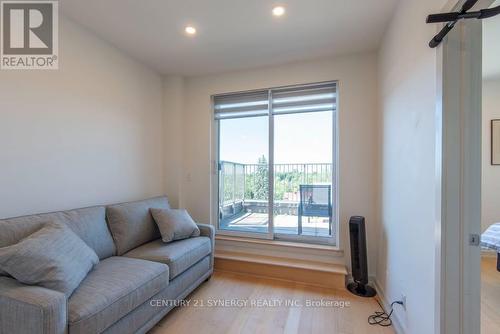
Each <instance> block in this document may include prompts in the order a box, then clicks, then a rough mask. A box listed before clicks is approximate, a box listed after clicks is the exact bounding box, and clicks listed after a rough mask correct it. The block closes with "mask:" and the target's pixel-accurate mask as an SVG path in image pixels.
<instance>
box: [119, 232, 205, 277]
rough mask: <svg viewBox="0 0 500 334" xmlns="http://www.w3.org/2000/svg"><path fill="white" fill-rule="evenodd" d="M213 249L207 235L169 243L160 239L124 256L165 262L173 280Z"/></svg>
mask: <svg viewBox="0 0 500 334" xmlns="http://www.w3.org/2000/svg"><path fill="white" fill-rule="evenodd" d="M211 251H212V244H211V242H210V239H209V238H207V237H196V238H189V239H184V240H179V241H173V242H170V243H168V244H166V243H164V242H163V241H162V240H161V239H158V240H155V241H152V242H149V243H147V244H145V245H142V246H141V247H137V248H136V249H133V250H131V251H130V252H128V253H126V254H125V255H124V256H126V257H132V258H136V259H144V260H149V261H155V262H161V263H165V264H167V265H168V267H169V269H170V279H171V280H172V279H174V278H175V277H176V276H178V275H179V274H181V273H183V272H184V271H186V270H187V269H188V268H189V267H191V266H192V265H194V264H195V263H197V262H198V261H200V260H201V259H203V258H204V257H205V256H207V255H208V254H210V252H211Z"/></svg>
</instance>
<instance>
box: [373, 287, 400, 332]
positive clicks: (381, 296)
mask: <svg viewBox="0 0 500 334" xmlns="http://www.w3.org/2000/svg"><path fill="white" fill-rule="evenodd" d="M373 287H374V288H375V290H376V291H377V298H378V300H379V301H380V302H381V303H382V306H384V309H385V311H387V312H390V310H391V302H390V301H389V300H387V298H386V297H385V294H384V290H383V289H382V288H381V287H380V284H379V283H378V281H377V279H376V278H374V279H373ZM391 319H392V327H393V328H394V331H395V332H396V333H397V334H405V333H406V331H405V329H404V327H403V323H402V321H401V319H400V318H399V316H398V314H397V313H393V314H392V316H391Z"/></svg>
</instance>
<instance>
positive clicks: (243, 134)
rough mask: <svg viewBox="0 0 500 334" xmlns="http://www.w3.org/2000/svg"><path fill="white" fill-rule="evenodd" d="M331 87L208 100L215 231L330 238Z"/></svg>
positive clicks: (332, 193)
mask: <svg viewBox="0 0 500 334" xmlns="http://www.w3.org/2000/svg"><path fill="white" fill-rule="evenodd" d="M336 96H337V92H336V84H335V83H321V84H314V85H305V86H293V87H283V88H276V89H266V90H261V91H253V92H244V93H236V94H228V95H218V96H215V97H214V111H215V112H214V122H215V128H216V154H215V155H216V156H217V161H216V164H215V165H216V166H217V173H216V175H215V176H216V180H215V181H216V184H217V196H216V197H217V201H216V206H217V207H216V208H215V211H216V212H217V224H218V231H219V233H223V234H233V235H242V236H251V237H262V238H276V239H289V240H299V241H308V242H321V243H332V242H333V240H335V238H334V237H335V232H336V219H335V218H336V215H335V212H336V193H337V189H336V182H334V181H335V175H336V173H335V171H336V168H335V166H336V164H335V159H334V157H335V128H336Z"/></svg>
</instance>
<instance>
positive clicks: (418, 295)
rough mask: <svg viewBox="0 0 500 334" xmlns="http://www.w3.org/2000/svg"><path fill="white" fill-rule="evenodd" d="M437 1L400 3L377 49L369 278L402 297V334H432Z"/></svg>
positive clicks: (393, 297) (393, 296)
mask: <svg viewBox="0 0 500 334" xmlns="http://www.w3.org/2000/svg"><path fill="white" fill-rule="evenodd" d="M445 2H446V1H445V0H440V1H435V0H407V1H400V2H399V4H398V8H397V10H396V12H395V14H394V16H393V18H392V21H391V23H390V25H389V27H388V29H387V31H386V34H385V36H384V40H383V42H382V46H381V48H380V52H379V79H380V104H381V106H380V111H381V115H380V116H381V133H382V136H381V138H380V139H381V149H382V151H381V159H382V161H381V190H382V191H381V196H382V205H381V228H380V231H379V233H380V240H379V253H378V265H377V274H376V275H377V283H378V285H379V287H380V288H381V290H382V291H383V294H384V295H385V297H386V300H388V301H393V300H396V299H399V298H400V297H401V294H405V295H406V296H407V307H406V309H407V310H406V312H405V311H403V310H402V309H401V308H399V307H397V306H396V314H395V315H396V318H397V320H399V322H400V323H401V324H402V326H403V328H405V329H406V330H405V332H406V333H414V334H421V333H433V332H434V322H435V319H434V315H435V312H434V311H435V305H434V302H435V298H434V295H435V282H434V280H435V214H436V205H435V204H436V188H435V187H436V185H435V157H434V155H435V136H436V134H435V130H436V128H435V114H436V97H437V95H436V92H437V88H436V87H437V86H436V78H437V75H436V73H437V68H436V66H437V62H436V60H437V57H436V50H435V49H430V48H429V47H428V46H427V44H428V42H429V40H430V39H431V38H432V36H433V35H434V34H435V33H436V29H437V27H436V26H434V25H426V24H425V18H426V16H427V15H428V14H431V13H433V12H440V11H442V9H443V7H444V5H445Z"/></svg>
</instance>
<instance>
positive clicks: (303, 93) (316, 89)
mask: <svg viewBox="0 0 500 334" xmlns="http://www.w3.org/2000/svg"><path fill="white" fill-rule="evenodd" d="M336 108H337V89H336V84H335V83H326V84H315V85H307V86H297V87H289V88H283V89H280V88H278V89H274V90H272V108H271V110H272V113H273V114H274V115H279V114H292V113H300V112H314V111H333V110H336Z"/></svg>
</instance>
